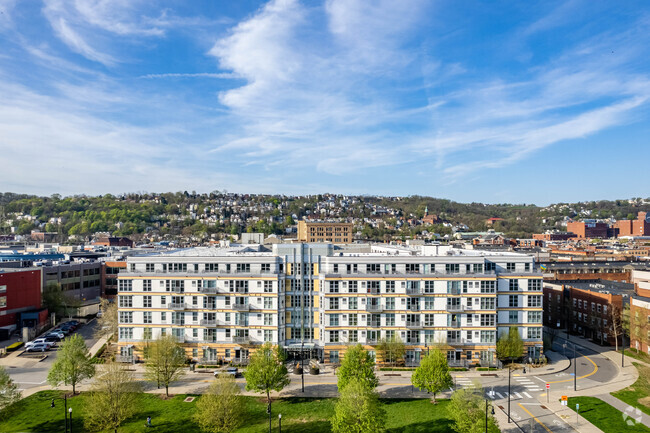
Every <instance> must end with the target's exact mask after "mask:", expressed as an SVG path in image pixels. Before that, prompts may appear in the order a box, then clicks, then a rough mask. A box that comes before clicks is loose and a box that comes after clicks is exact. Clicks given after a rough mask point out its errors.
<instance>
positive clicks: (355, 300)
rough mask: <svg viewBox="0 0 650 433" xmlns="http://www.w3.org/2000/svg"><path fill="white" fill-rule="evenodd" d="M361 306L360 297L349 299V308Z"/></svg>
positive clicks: (353, 308) (354, 308)
mask: <svg viewBox="0 0 650 433" xmlns="http://www.w3.org/2000/svg"><path fill="white" fill-rule="evenodd" d="M358 307H359V298H349V299H348V309H350V310H356V309H357V308H358Z"/></svg>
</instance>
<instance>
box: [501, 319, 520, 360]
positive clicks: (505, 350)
mask: <svg viewBox="0 0 650 433" xmlns="http://www.w3.org/2000/svg"><path fill="white" fill-rule="evenodd" d="M522 356H524V342H523V340H522V339H521V336H520V335H519V330H518V329H517V327H516V326H511V327H510V329H508V332H507V333H505V332H502V333H501V335H499V339H498V340H497V358H499V359H500V360H501V361H510V362H512V361H514V360H515V359H519V358H521V357H522Z"/></svg>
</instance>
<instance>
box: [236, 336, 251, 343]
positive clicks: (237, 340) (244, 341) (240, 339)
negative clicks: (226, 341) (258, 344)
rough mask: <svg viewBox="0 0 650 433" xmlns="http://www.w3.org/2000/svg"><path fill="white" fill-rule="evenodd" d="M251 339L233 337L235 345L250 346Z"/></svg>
mask: <svg viewBox="0 0 650 433" xmlns="http://www.w3.org/2000/svg"><path fill="white" fill-rule="evenodd" d="M250 341H251V338H250V337H242V336H234V337H232V342H233V343H235V344H250Z"/></svg>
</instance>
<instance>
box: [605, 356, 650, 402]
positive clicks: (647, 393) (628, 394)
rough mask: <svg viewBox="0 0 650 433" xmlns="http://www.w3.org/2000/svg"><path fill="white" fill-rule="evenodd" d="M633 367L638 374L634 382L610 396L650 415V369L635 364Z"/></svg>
mask: <svg viewBox="0 0 650 433" xmlns="http://www.w3.org/2000/svg"><path fill="white" fill-rule="evenodd" d="M634 366H635V367H636V369H637V371H638V372H639V378H638V379H637V380H636V382H634V384H632V385H631V386H628V387H627V388H625V389H622V390H620V391H617V392H613V393H612V395H613V396H614V397H616V398H618V399H619V400H621V401H624V402H625V403H627V404H629V405H630V406H633V407H636V408H639V409H640V410H641V411H643V412H645V413H647V414H648V415H650V367H646V366H645V365H642V364H639V363H637V362H635V363H634Z"/></svg>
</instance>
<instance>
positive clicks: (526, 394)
mask: <svg viewBox="0 0 650 433" xmlns="http://www.w3.org/2000/svg"><path fill="white" fill-rule="evenodd" d="M522 394H523V395H525V396H526V397H528V398H533V396H532V395H530V394H528V393H527V392H522Z"/></svg>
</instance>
